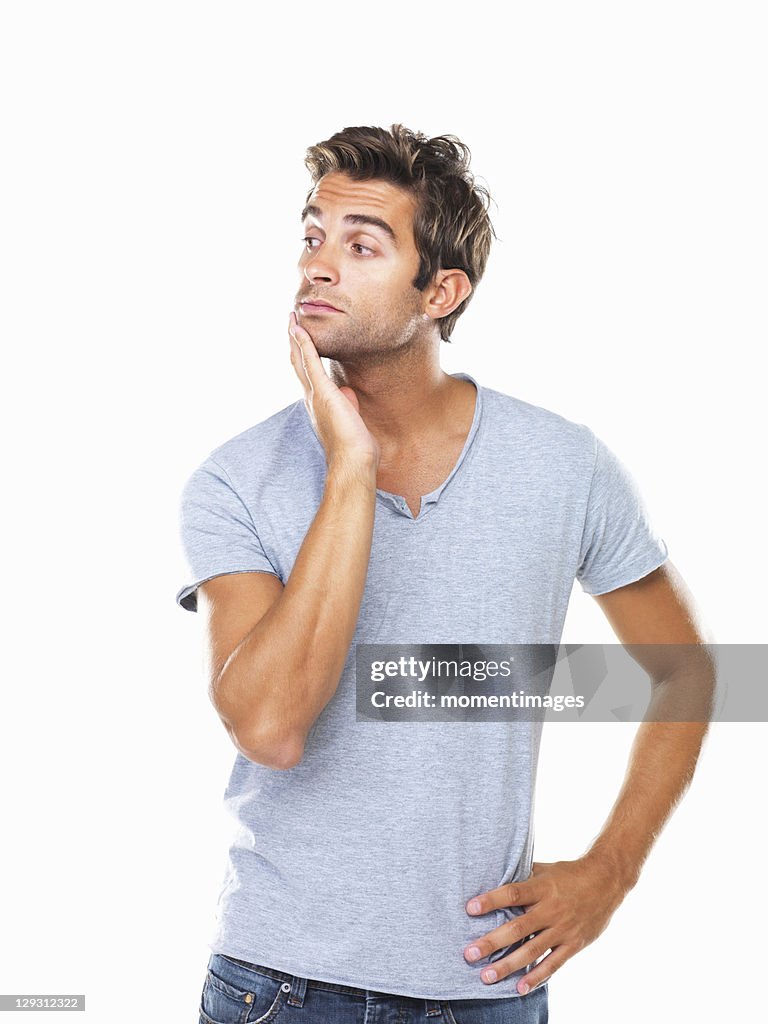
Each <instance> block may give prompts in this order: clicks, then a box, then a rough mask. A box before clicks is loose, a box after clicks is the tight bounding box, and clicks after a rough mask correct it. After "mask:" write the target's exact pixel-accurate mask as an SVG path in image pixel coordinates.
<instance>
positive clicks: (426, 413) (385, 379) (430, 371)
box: [329, 338, 460, 450]
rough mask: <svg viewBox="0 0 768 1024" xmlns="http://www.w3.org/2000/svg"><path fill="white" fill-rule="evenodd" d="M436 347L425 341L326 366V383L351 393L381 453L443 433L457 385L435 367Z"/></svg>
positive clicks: (436, 343) (437, 362) (435, 341)
mask: <svg viewBox="0 0 768 1024" xmlns="http://www.w3.org/2000/svg"><path fill="white" fill-rule="evenodd" d="M439 345H440V341H439V339H434V338H430V339H425V342H424V343H423V344H420V345H413V346H408V348H406V349H403V350H400V351H398V352H390V353H385V354H383V355H382V356H379V357H376V358H375V359H374V360H372V359H371V358H370V356H367V357H365V358H364V359H361V360H344V361H343V362H340V361H337V360H331V361H330V364H329V372H330V377H331V380H333V382H334V383H335V384H336V385H338V386H339V387H342V386H345V387H350V388H352V389H353V391H354V392H355V394H356V395H357V399H358V402H359V403H360V415H361V416H362V418H363V422H364V423H365V425H366V426H367V427H368V429H369V430H370V431H371V433H372V434H373V436H374V437H375V438H376V440H377V441H378V442H379V445H380V446H381V447H382V450H386V449H390V450H397V449H401V448H404V447H407V446H409V445H411V444H412V443H413V442H414V441H416V440H417V439H419V438H422V437H426V436H429V435H430V434H433V433H434V432H435V430H436V429H437V430H438V431H439V430H442V429H443V428H444V425H445V423H446V421H447V419H448V418H449V416H450V409H451V406H452V404H453V399H454V398H455V394H456V388H457V385H459V382H458V381H457V380H456V378H454V377H451V375H450V374H448V373H446V372H445V371H444V370H443V369H442V368H441V367H440V358H439ZM459 386H460V385H459Z"/></svg>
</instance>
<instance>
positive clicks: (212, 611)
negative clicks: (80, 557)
mask: <svg viewBox="0 0 768 1024" xmlns="http://www.w3.org/2000/svg"><path fill="white" fill-rule="evenodd" d="M294 330H295V333H296V338H297V341H293V340H292V341H291V362H292V364H293V367H294V369H295V371H296V373H297V376H298V377H299V379H300V380H301V382H302V384H303V385H304V389H305V401H306V403H307V409H308V411H309V412H310V415H311V417H312V419H313V423H315V427H316V430H317V432H318V436H319V437H320V439H321V441H322V442H323V445H324V446H325V449H326V460H327V464H328V471H327V475H326V481H325V489H324V493H323V497H322V500H321V502H320V505H319V507H318V510H317V513H316V515H315V518H314V520H313V522H312V525H311V526H310V528H309V530H308V531H307V534H306V536H305V538H304V541H303V543H302V545H301V548H300V550H299V553H298V555H297V558H296V562H295V564H294V567H293V570H292V572H291V574H290V577H289V578H288V580H287V581H286V584H285V587H283V586H282V584H281V583H280V581H279V580H277V579H276V578H275V577H272V576H269V575H268V574H262V573H238V574H234V575H229V576H219V577H216V578H214V579H212V580H209V581H208V582H207V583H205V584H202V585H201V587H200V593H201V594H202V595H203V597H204V602H203V604H204V607H205V608H206V610H207V612H208V624H209V625H208V632H209V649H210V678H211V683H210V692H211V699H212V700H213V703H214V705H215V706H216V709H217V711H218V713H219V715H220V717H221V719H222V721H223V722H224V724H225V726H226V728H227V729H228V731H229V733H230V735H231V737H232V739H233V741H234V742H235V744H236V746H237V747H238V749H239V750H240V751H241V752H242V753H243V754H244V755H245V756H247V757H248V758H249V759H250V760H253V761H257V762H259V763H261V764H266V765H268V766H270V767H274V768H291V767H293V766H294V765H295V764H297V763H298V762H299V761H300V760H301V756H302V754H303V750H304V744H305V742H306V737H307V735H308V733H309V731H310V729H311V728H312V726H313V724H314V722H315V721H316V719H317V717H318V715H319V714H320V713H321V711H322V710H323V708H324V707H325V706H326V704H327V703H328V701H329V700H330V699H331V697H332V696H333V694H334V693H335V691H336V687H337V686H338V683H339V679H340V676H341V672H342V669H343V666H344V661H345V659H346V657H347V654H348V651H349V646H350V644H351V642H352V637H353V635H354V631H355V625H356V622H357V617H358V614H359V610H360V603H361V601H362V596H363V591H364V588H365V579H366V575H367V570H368V561H369V558H370V551H371V537H372V534H373V523H374V513H375V502H376V470H377V466H378V446H377V445H376V442H375V440H374V439H373V437H372V436H371V435H370V434H369V432H368V430H367V428H366V427H365V424H364V423H363V420H362V419H361V417H360V415H359V413H358V411H357V401H356V397H355V396H354V393H353V392H351V390H350V389H340V388H338V387H336V385H335V384H333V382H332V381H331V380H330V378H329V377H328V375H327V374H326V372H325V370H324V368H323V365H322V363H321V361H320V357H319V356H318V355H317V351H316V350H315V348H314V345H313V344H312V341H311V338H310V337H309V335H308V334H307V332H306V331H303V330H302V329H301V328H300V327H295V328H294Z"/></svg>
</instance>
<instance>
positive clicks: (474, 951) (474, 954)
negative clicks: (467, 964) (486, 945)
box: [467, 946, 480, 960]
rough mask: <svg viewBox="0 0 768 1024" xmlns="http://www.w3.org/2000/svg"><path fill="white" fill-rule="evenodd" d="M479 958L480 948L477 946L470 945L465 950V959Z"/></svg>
mask: <svg viewBox="0 0 768 1024" xmlns="http://www.w3.org/2000/svg"><path fill="white" fill-rule="evenodd" d="M479 959H480V950H479V949H478V948H477V946H470V947H469V949H468V950H467V960H479Z"/></svg>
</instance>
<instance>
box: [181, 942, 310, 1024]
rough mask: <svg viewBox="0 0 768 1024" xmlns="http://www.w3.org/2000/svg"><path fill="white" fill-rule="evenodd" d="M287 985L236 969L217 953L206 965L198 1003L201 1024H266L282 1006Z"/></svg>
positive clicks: (287, 990) (262, 975) (234, 965)
mask: <svg viewBox="0 0 768 1024" xmlns="http://www.w3.org/2000/svg"><path fill="white" fill-rule="evenodd" d="M290 991H291V986H290V984H289V983H288V982H281V981H278V980H277V979H276V978H271V977H269V975H266V974H259V973H258V972H256V971H249V970H245V969H243V968H240V967H238V966H237V965H236V964H233V963H232V962H231V961H229V960H227V959H226V958H225V957H223V956H221V955H220V954H218V953H214V954H213V956H212V957H211V959H210V962H209V964H208V970H207V972H206V975H205V983H204V985H203V993H202V996H201V999H200V1020H201V1021H202V1022H203V1024H267V1022H268V1021H272V1020H274V1019H275V1018H276V1017H277V1015H278V1013H279V1012H280V1010H281V1009H282V1008H283V1006H284V1005H285V1001H286V1000H287V998H288V995H289V993H290Z"/></svg>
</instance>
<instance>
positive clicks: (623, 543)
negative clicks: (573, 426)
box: [576, 431, 669, 595]
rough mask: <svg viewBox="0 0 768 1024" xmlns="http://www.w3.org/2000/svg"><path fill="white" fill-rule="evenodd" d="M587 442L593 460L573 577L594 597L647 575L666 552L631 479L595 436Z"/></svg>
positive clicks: (614, 456)
mask: <svg viewBox="0 0 768 1024" xmlns="http://www.w3.org/2000/svg"><path fill="white" fill-rule="evenodd" d="M590 433H591V434H592V432H591V431H590ZM592 438H593V442H594V446H595V461H594V469H593V474H592V483H591V487H590V491H589V499H588V503H587V513H586V517H585V522H584V534H583V537H582V544H581V551H580V560H579V568H578V571H577V573H576V578H577V579H578V580H579V582H580V584H581V587H582V590H583V591H584V592H585V593H587V594H592V595H596V594H605V593H607V592H608V591H609V590H616V589H617V588H618V587H624V586H626V585H627V584H628V583H634V582H635V581H636V580H639V579H642V577H643V576H647V575H648V573H650V572H652V571H653V570H654V569H658V567H659V566H660V565H661V564H662V563H663V562H664V561H665V560H666V559H667V557H668V555H669V551H668V549H667V545H666V543H665V541H664V540H663V539H662V538H661V537H660V536H659V535H658V533H657V532H656V530H655V529H654V526H653V523H652V522H651V519H650V516H649V514H648V510H647V508H646V505H645V502H644V499H643V496H642V493H641V491H640V488H639V486H638V483H637V481H636V480H635V478H634V477H633V476H632V474H631V473H630V472H629V470H628V469H627V468H626V466H624V464H623V463H622V462H621V461H620V460H619V458H618V457H617V456H616V454H615V453H614V452H612V451H611V449H610V448H609V447H608V446H607V445H606V444H605V443H604V442H603V441H601V440H600V438H599V437H596V436H595V435H594V434H592Z"/></svg>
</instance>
